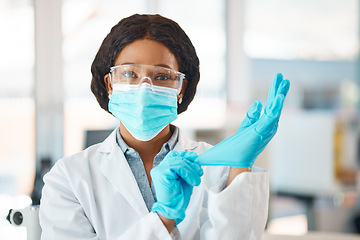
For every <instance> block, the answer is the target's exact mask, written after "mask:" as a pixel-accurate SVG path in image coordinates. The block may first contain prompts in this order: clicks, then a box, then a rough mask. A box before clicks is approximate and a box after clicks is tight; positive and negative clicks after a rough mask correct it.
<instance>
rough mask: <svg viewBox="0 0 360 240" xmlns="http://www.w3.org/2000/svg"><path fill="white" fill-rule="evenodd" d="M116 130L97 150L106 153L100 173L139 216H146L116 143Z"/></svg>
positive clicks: (132, 176) (142, 203) (143, 204)
mask: <svg viewBox="0 0 360 240" xmlns="http://www.w3.org/2000/svg"><path fill="white" fill-rule="evenodd" d="M118 130H119V128H116V129H115V130H114V131H113V132H112V133H111V134H110V135H109V137H107V138H106V139H105V141H104V142H102V143H101V144H100V146H99V148H98V151H99V152H102V153H108V155H107V156H106V157H105V159H104V160H103V161H102V162H101V164H100V167H99V168H100V171H101V172H102V173H103V174H104V176H105V177H106V178H107V179H108V180H109V181H110V182H111V183H112V184H113V185H114V186H115V188H116V189H117V190H118V191H119V192H120V194H121V195H122V196H123V197H124V198H125V199H126V201H127V202H128V203H129V204H130V205H131V206H132V207H133V208H134V209H135V210H136V211H137V212H138V213H139V214H140V215H141V216H144V215H146V214H147V213H148V212H149V211H148V209H147V207H146V204H145V201H144V199H143V197H142V195H141V192H140V189H139V186H138V185H137V182H136V179H135V177H134V175H133V173H132V171H131V168H130V166H129V164H128V162H127V161H126V159H125V156H124V154H123V152H122V151H121V149H120V147H119V146H118V145H117V143H116V131H118Z"/></svg>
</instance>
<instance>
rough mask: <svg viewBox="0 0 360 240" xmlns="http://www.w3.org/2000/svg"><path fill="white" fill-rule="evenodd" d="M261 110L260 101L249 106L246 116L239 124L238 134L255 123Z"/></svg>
mask: <svg viewBox="0 0 360 240" xmlns="http://www.w3.org/2000/svg"><path fill="white" fill-rule="evenodd" d="M261 109H262V103H261V102H260V101H256V102H254V103H253V104H252V105H251V106H250V108H249V110H248V111H247V112H246V116H245V118H244V120H243V121H242V122H241V124H240V127H239V129H238V132H239V131H240V130H241V129H244V128H246V127H248V126H250V125H252V124H253V123H255V122H256V121H257V120H258V119H259V117H260V114H261Z"/></svg>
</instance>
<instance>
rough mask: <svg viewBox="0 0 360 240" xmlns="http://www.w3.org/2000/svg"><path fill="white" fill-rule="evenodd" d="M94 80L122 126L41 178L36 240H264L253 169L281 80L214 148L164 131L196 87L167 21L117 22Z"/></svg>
mask: <svg viewBox="0 0 360 240" xmlns="http://www.w3.org/2000/svg"><path fill="white" fill-rule="evenodd" d="M91 72H92V81H91V90H92V92H93V93H94V95H95V96H96V98H97V100H98V102H99V104H100V106H101V107H102V108H103V109H104V110H106V111H108V112H110V113H111V114H112V115H114V116H115V117H116V118H117V119H119V121H120V126H119V127H118V128H117V129H115V130H114V131H113V133H112V134H111V135H110V136H109V137H108V138H107V139H106V140H105V141H104V142H102V143H100V144H96V145H94V146H91V147H89V148H88V149H86V150H84V151H82V152H80V153H77V154H75V155H72V156H69V157H65V158H63V159H60V160H59V161H58V162H57V163H56V164H55V166H54V167H53V168H52V169H51V171H50V172H49V173H48V174H47V175H46V176H45V177H44V182H45V186H44V188H43V192H42V199H41V207H40V224H41V227H42V239H43V240H44V239H49V240H50V239H51V240H55V239H108V240H110V239H118V240H120V239H161V240H163V239H181V238H182V239H185V240H186V239H246V240H248V239H260V238H261V235H262V233H263V230H264V227H265V222H266V219H267V213H268V198H269V179H268V173H267V172H265V171H264V170H262V169H259V168H256V167H253V163H254V161H255V160H256V157H257V156H258V155H259V154H260V153H261V152H262V150H263V149H264V148H265V146H266V144H267V143H268V142H269V141H270V140H271V138H272V137H273V136H274V135H275V133H276V130H277V125H278V120H279V117H280V113H281V109H282V106H283V102H284V99H285V96H286V94H287V92H288V89H289V81H288V80H283V77H282V75H281V74H277V75H276V77H275V78H274V81H273V83H272V86H271V88H270V92H269V96H268V100H267V103H266V106H265V109H264V114H262V115H261V114H260V113H261V109H262V105H261V103H260V102H255V103H254V104H253V105H252V106H251V107H250V109H249V111H248V112H247V114H246V117H245V119H244V120H243V122H242V123H241V125H240V127H239V129H238V131H237V132H236V133H235V134H234V135H233V136H231V137H230V138H228V139H225V140H224V141H223V142H221V143H219V144H218V145H216V146H214V147H212V146H210V145H209V144H206V143H204V142H196V141H193V140H190V139H189V138H188V137H187V136H186V135H185V134H184V133H183V132H182V131H181V130H180V129H179V128H178V127H176V126H174V125H171V124H170V123H171V122H172V121H174V120H175V119H176V118H177V115H178V114H180V113H182V112H184V111H185V110H186V109H187V107H188V105H189V104H190V102H191V101H192V99H193V98H194V95H195V92H196V86H197V84H198V81H199V78H200V74H199V60H198V57H197V55H196V52H195V49H194V47H193V45H192V43H191V41H190V39H189V38H188V36H187V35H186V34H185V32H184V31H183V30H182V29H181V28H180V27H179V25H178V24H177V23H175V22H174V21H172V20H170V19H167V18H164V17H162V16H159V15H133V16H130V17H128V18H125V19H123V20H121V21H120V22H119V23H118V24H117V25H115V26H114V27H113V28H112V29H111V32H110V33H109V34H108V35H107V37H106V38H105V39H104V41H103V43H102V45H101V46H100V49H99V51H98V53H97V55H96V57H95V59H94V61H93V64H92V67H91ZM260 115H261V116H260Z"/></svg>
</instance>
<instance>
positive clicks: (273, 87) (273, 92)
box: [266, 73, 284, 107]
mask: <svg viewBox="0 0 360 240" xmlns="http://www.w3.org/2000/svg"><path fill="white" fill-rule="evenodd" d="M283 78H284V77H283V75H282V74H281V73H277V74H276V76H275V77H274V80H273V81H272V83H271V86H270V90H269V94H268V98H267V100H266V107H269V106H270V105H271V104H272V102H273V101H274V99H275V97H276V94H277V92H278V88H279V86H280V84H281V82H282V81H283Z"/></svg>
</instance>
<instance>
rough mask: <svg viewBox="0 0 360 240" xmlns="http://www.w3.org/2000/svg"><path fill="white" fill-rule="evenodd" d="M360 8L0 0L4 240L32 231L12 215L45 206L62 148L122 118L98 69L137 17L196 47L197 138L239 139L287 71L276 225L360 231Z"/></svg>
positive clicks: (310, 2)
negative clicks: (177, 32)
mask: <svg viewBox="0 0 360 240" xmlns="http://www.w3.org/2000/svg"><path fill="white" fill-rule="evenodd" d="M359 10H360V4H359V0H292V1H287V0H195V1H194V0H132V1H129V0H53V1H48V0H33V1H32V0H1V1H0V29H1V37H0V123H1V124H0V239H24V238H22V237H23V236H24V234H26V232H25V231H26V230H24V229H19V228H15V227H14V226H12V225H10V224H9V223H8V222H7V221H6V220H5V217H6V215H7V213H8V211H9V209H11V208H13V209H21V208H24V207H26V206H29V205H31V204H38V202H39V198H40V194H41V187H42V176H43V175H44V174H45V173H46V172H47V171H48V170H49V169H50V168H51V166H52V165H53V164H54V163H55V162H56V161H57V160H58V159H59V158H61V157H63V156H65V155H70V154H73V153H76V152H78V151H81V150H82V149H84V148H85V147H87V146H89V145H91V144H93V143H96V142H99V141H102V139H103V138H105V137H106V135H107V134H108V132H109V131H111V130H112V129H114V128H115V127H116V125H117V124H118V122H117V121H116V120H115V118H114V117H112V116H111V115H110V114H108V113H107V112H105V111H104V110H102V109H101V108H100V107H99V105H98V103H97V102H96V99H95V97H94V96H93V95H92V93H91V91H90V80H91V72H90V66H91V63H92V61H93V59H94V57H95V54H96V52H97V50H98V48H99V46H100V44H101V42H102V40H103V39H104V37H105V36H106V35H107V33H108V32H109V31H110V28H111V27H112V26H113V25H115V24H116V23H117V22H118V21H120V20H121V19H122V18H123V17H127V16H129V15H132V14H134V13H159V14H161V15H163V16H166V17H169V18H171V19H173V20H175V21H176V22H178V23H179V24H180V26H181V27H182V28H183V29H184V30H185V32H186V33H187V34H188V36H189V37H190V39H191V40H192V42H193V44H194V46H195V48H196V49H197V53H198V56H199V58H200V72H201V79H200V83H199V86H198V92H197V95H196V98H195V100H194V101H193V102H192V103H191V104H190V106H189V109H188V111H187V112H185V113H183V114H181V115H180V116H179V119H178V120H176V121H175V124H177V125H179V126H181V127H182V128H183V129H185V130H186V132H187V133H188V134H189V135H190V136H191V137H193V138H195V139H197V140H204V141H207V142H209V143H211V144H216V143H217V142H219V141H221V140H223V139H225V138H226V137H228V136H230V135H232V134H233V133H235V132H236V129H237V127H238V126H239V125H240V123H241V121H242V119H243V117H244V115H245V112H246V109H247V108H248V107H249V106H250V105H251V103H252V102H253V101H255V100H260V101H262V102H263V103H265V101H266V98H267V92H268V89H269V86H270V83H271V81H272V79H273V77H274V76H275V75H276V73H277V72H281V73H283V75H284V77H285V78H288V79H290V81H291V88H290V91H289V94H288V97H287V99H286V103H285V106H284V109H283V114H282V117H281V119H280V123H279V130H278V133H277V135H276V137H275V138H274V139H273V141H272V142H271V143H270V144H269V145H268V147H267V148H266V150H265V151H264V152H263V153H262V154H261V155H260V157H259V159H258V160H257V161H256V163H255V165H258V166H260V167H263V168H265V169H268V170H269V171H270V173H271V175H270V179H271V197H270V208H269V219H268V224H267V227H266V232H267V233H269V234H285V235H304V234H307V233H308V232H313V231H315V232H334V233H335V232H337V233H352V234H356V233H360V176H359V175H360V154H359V153H360V119H359V116H360V115H359V111H360V89H359V86H360V61H359V54H360V52H359V43H360V34H359V30H360V24H359V23H360V11H359ZM34 185H35V189H34ZM14 236H16V237H14Z"/></svg>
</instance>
